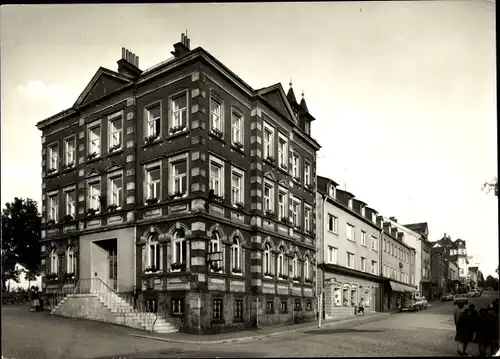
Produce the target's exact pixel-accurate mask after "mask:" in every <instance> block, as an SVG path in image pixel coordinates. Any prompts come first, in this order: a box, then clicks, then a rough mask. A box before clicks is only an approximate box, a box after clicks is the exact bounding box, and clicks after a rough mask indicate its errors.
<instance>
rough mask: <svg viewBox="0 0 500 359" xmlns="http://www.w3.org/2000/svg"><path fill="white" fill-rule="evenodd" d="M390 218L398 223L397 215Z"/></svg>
mask: <svg viewBox="0 0 500 359" xmlns="http://www.w3.org/2000/svg"><path fill="white" fill-rule="evenodd" d="M389 219H390V220H391V221H393V222H395V223H398V220H397V219H396V217H389Z"/></svg>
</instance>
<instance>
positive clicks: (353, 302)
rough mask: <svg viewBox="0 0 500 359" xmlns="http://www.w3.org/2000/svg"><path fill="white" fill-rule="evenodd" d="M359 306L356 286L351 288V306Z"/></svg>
mask: <svg viewBox="0 0 500 359" xmlns="http://www.w3.org/2000/svg"><path fill="white" fill-rule="evenodd" d="M356 305H358V288H357V287H356V286H355V285H352V286H351V306H352V307H354V306H356Z"/></svg>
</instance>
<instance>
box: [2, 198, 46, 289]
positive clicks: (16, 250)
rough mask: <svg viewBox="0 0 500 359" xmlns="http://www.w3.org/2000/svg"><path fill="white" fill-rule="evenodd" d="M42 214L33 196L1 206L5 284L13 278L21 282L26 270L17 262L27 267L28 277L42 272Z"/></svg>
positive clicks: (3, 278) (3, 281)
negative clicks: (18, 266) (17, 266)
mask: <svg viewBox="0 0 500 359" xmlns="http://www.w3.org/2000/svg"><path fill="white" fill-rule="evenodd" d="M41 223H42V221H41V216H40V214H39V213H38V208H37V203H36V201H33V200H32V199H29V198H28V199H26V200H25V199H22V198H17V197H15V198H14V202H12V203H6V204H5V208H4V209H3V210H2V288H3V289H4V290H5V288H6V285H7V281H8V280H9V279H12V280H14V281H16V282H18V283H19V280H20V279H19V276H20V274H21V273H22V272H23V271H21V270H18V269H16V264H20V265H22V266H23V267H24V268H25V271H24V272H25V273H26V275H27V276H28V277H29V278H32V277H35V276H36V275H38V274H39V273H40V233H41V230H40V227H41Z"/></svg>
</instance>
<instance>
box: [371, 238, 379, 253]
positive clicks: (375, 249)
mask: <svg viewBox="0 0 500 359" xmlns="http://www.w3.org/2000/svg"><path fill="white" fill-rule="evenodd" d="M372 249H373V250H374V251H378V239H377V237H375V236H372Z"/></svg>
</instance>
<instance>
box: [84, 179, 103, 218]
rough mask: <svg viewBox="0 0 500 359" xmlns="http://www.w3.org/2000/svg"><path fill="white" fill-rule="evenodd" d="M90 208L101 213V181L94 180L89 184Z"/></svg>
mask: <svg viewBox="0 0 500 359" xmlns="http://www.w3.org/2000/svg"><path fill="white" fill-rule="evenodd" d="M88 190H89V193H88V206H87V207H88V208H91V209H94V210H96V211H97V212H99V211H100V207H101V201H100V198H101V181H100V180H94V181H92V182H89V184H88Z"/></svg>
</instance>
